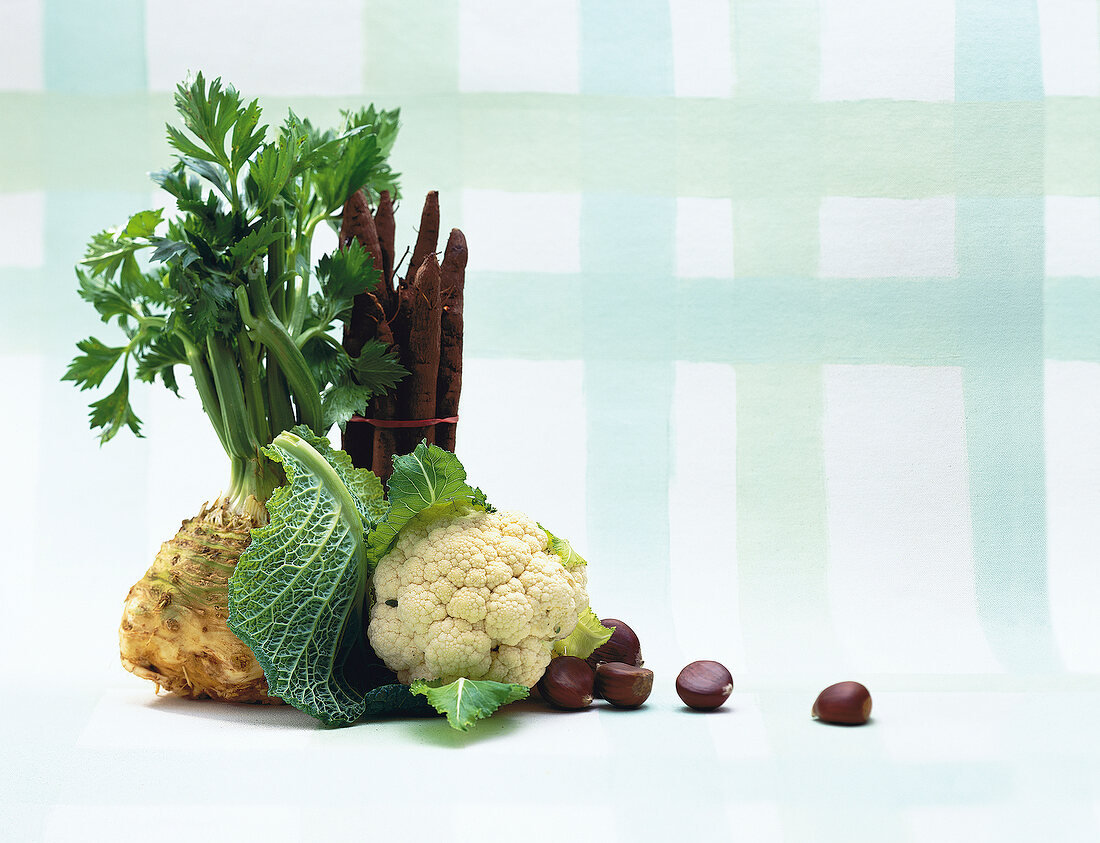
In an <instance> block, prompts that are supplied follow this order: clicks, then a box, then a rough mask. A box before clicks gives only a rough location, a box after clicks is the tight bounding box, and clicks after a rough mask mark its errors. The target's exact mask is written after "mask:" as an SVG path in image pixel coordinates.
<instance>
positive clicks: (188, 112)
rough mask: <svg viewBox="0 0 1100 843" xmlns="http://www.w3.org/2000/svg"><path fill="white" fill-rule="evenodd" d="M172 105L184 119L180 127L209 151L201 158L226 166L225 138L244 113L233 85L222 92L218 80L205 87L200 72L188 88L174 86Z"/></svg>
mask: <svg viewBox="0 0 1100 843" xmlns="http://www.w3.org/2000/svg"><path fill="white" fill-rule="evenodd" d="M175 102H176V110H177V111H178V112H179V113H180V116H181V117H182V118H183V124H184V125H185V126H186V127H187V128H188V129H190V130H191V132H192V133H193V134H194V135H195V136H196V137H197V138H198V139H199V140H201V141H202V142H203V143H204V144H205V145H206V149H207V150H209V153H210V154H209V155H206V153H205V151H204V150H200V152H203V157H207V160H210V161H218V162H220V163H222V164H224V165H227V166H228V164H229V158H228V156H227V155H226V154H225V136H226V134H227V133H228V132H229V129H230V127H232V126H233V124H234V123H235V122H236V121H237V119H238V118H239V117H240V115H241V113H242V112H243V109H241V98H240V95H239V94H238V93H237V91H236V90H235V89H234V88H233V86H232V85H230V86H228V87H226V88H224V89H223V88H222V85H221V78H220V77H219V78H217V79H215V80H214V81H213V82H211V83H210V85H209V87H208V86H207V84H206V80H205V79H204V78H203V75H202V73H199V74H198V75H197V76H196V77H195V80H194V81H193V82H192V83H191V84H190V85H187V84H186V83H180V84H179V85H177V86H176V95H175ZM172 140H173V138H172V132H171V127H169V141H170V142H171V141H172ZM185 154H191V153H185Z"/></svg>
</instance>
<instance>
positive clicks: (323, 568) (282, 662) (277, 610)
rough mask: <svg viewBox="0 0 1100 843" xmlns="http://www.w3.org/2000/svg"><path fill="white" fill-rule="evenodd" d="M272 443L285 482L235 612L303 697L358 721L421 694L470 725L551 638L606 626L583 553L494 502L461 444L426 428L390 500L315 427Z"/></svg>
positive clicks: (510, 694)
mask: <svg viewBox="0 0 1100 843" xmlns="http://www.w3.org/2000/svg"><path fill="white" fill-rule="evenodd" d="M265 451H266V453H267V454H268V455H269V456H270V457H271V458H272V459H273V460H276V461H277V462H279V463H280V464H281V465H282V466H283V469H284V471H285V472H286V477H287V483H286V485H284V486H282V487H280V488H279V489H277V490H276V491H275V493H274V494H273V495H272V497H271V499H270V500H269V501H268V510H269V512H270V515H271V521H270V523H269V524H268V525H267V526H265V527H262V528H259V529H257V530H255V531H254V532H253V537H252V543H251V545H249V547H248V549H247V550H246V551H245V552H244V553H243V554H242V555H241V558H240V562H239V563H238V565H237V567H236V570H235V571H234V572H233V575H232V577H231V579H230V581H229V607H230V616H229V627H230V629H232V630H233V632H235V633H236V634H237V635H238V636H239V637H240V638H241V640H242V641H244V642H245V643H247V644H248V646H249V647H250V648H251V650H252V652H253V653H255V654H256V657H257V658H258V659H259V661H260V664H261V665H263V669H264V673H265V674H266V676H267V680H268V683H269V685H270V688H271V692H272V693H273V694H275V695H277V696H278V697H280V698H281V699H283V700H285V701H286V702H289V703H291V704H292V705H294V706H296V707H297V708H300V709H302V710H303V711H306V712H308V713H309V714H311V715H313V716H314V717H317V718H319V719H320V720H322V721H324V722H325V723H329V724H337V723H351V722H354V721H355V720H357V719H359V718H360V717H363V716H364V715H378V714H386V713H395V712H402V711H414V710H416V709H417V707H418V703H417V701H416V700H415V697H416V695H423V696H425V697H426V698H427V701H428V702H429V703H430V704H431V705H433V706H434V707H436V708H437V709H438V710H440V711H441V712H442V713H445V714H446V715H447V717H448V719H449V720H450V722H451V724H452V725H454V726H455V727H456V728H460V729H465V728H468V726H469V725H470V724H471V723H472V722H473V720H475V719H477V718H478V717H482V716H486V715H487V714H490V713H491V712H492V711H493V710H495V709H496V708H497V707H498V706H500V705H502V704H504V703H506V702H511V701H513V700H517V699H522V698H524V697H526V696H527V693H528V688H530V687H531V686H533V685H535V683H536V682H538V680H539V678H540V677H541V676H542V674H543V671H544V670H545V668H546V666H547V664H549V663H550V660H551V656H552V654H553V653H554V652H555V651H556V652H559V653H581V654H583V655H588V654H590V653H591V652H592V651H593V650H595V649H596V647H598V646H599V645H600V644H603V643H605V642H606V641H607V640H608V639H609V638H610V637H611V633H612V631H611V630H610V629H605V628H604V627H603V626H601V625H600V623H599V620H598V619H597V618H596V617H595V615H594V614H593V612H592V610H591V609H590V608H589V607H588V596H587V594H586V592H585V583H586V574H585V562H584V560H583V559H581V558H580V557H579V556H578V555H577V554H576V553H575V552H573V550H572V548H571V547H570V546H569V545H568V543H567V542H565V541H564V540H562V539H560V538H558V537H556V536H554V535H552V534H550V533H547V532H546V531H545V530H543V529H542V528H541V527H539V526H538V525H537V524H536V523H535V522H534V521H531V520H530V519H529V518H528V517H527V516H525V515H523V514H521V513H500V512H497V511H496V510H495V509H494V508H493V507H492V506H490V505H489V503H488V502H487V501H486V498H485V495H484V494H483V493H482V492H481V490H479V489H476V488H474V487H472V486H470V485H469V484H468V483H467V482H466V472H465V470H464V469H463V467H462V465H461V463H459V461H458V459H457V458H456V457H455V455H454V454H452V453H451V452H449V451H445V450H443V449H442V448H439V447H438V446H435V445H431V446H429V445H427V444H426V443H421V444H420V445H418V446H417V447H416V448H415V450H414V451H413V452H412V453H411V454H407V455H403V456H398V457H396V458H395V459H394V461H393V465H394V469H393V474H392V476H391V477H390V481H389V484H388V492H389V495H388V500H387V499H386V498H385V497H384V496H383V490H382V484H381V481H380V480H379V479H378V477H377V476H376V475H375V474H373V473H372V472H370V471H368V470H366V469H361V468H355V467H354V466H353V465H352V463H351V460H350V458H349V457H348V455H347V454H345V453H344V452H343V451H338V450H334V449H333V448H332V446H331V445H330V444H329V442H328V440H327V439H324V438H322V437H318V436H315V435H313V434H312V433H311V432H310V431H309V430H308V429H307V428H305V427H297V428H295V429H294V430H293V431H288V432H286V433H283V434H281V435H280V436H278V437H276V439H275V441H274V442H273V443H272V444H271V446H270V447H269V448H267V449H265ZM379 658H380V659H381V662H382V665H379V664H378V659H379ZM393 673H396V677H394V676H393ZM410 683H411V685H410Z"/></svg>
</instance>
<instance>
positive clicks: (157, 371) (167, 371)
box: [134, 333, 187, 395]
mask: <svg viewBox="0 0 1100 843" xmlns="http://www.w3.org/2000/svg"><path fill="white" fill-rule="evenodd" d="M135 361H136V363H137V365H136V366H135V368H134V377H135V378H137V379H138V380H139V381H145V382H146V383H152V382H153V381H154V380H155V379H156V377H157V376H158V375H159V376H160V379H161V381H162V382H163V383H164V385H165V386H166V387H168V388H169V389H170V390H172V391H173V392H174V393H176V395H179V384H177V383H176V376H175V372H174V370H173V367H174V366H179V365H181V364H185V363H187V352H186V350H185V349H184V347H183V340H181V339H180V338H179V336H178V335H177V334H174V333H163V334H159V335H158V336H156V337H155V338H154V339H153V341H152V342H151V343H150V344H149V346H148V348H145V349H144V350H142V351H140V352H138V353H137V354H136V355H135Z"/></svg>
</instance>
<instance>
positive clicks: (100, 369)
mask: <svg viewBox="0 0 1100 843" xmlns="http://www.w3.org/2000/svg"><path fill="white" fill-rule="evenodd" d="M76 347H77V348H78V349H80V350H81V351H82V352H84V353H83V354H81V355H80V356H79V357H76V358H74V359H73V362H72V363H70V364H69V368H68V371H66V372H65V374H64V375H63V376H62V378H61V380H63V381H74V382H75V383H76V384H78V385H79V386H80V388H81V389H82V390H83V389H90V388H91V387H94V386H99V385H100V384H101V383H103V379H104V378H106V377H107V375H108V374H110V371H111V369H113V368H114V366H115V363H117V362H118V358H119V357H121V356H122V352H124V351H125V350H126V348H125V346H118V347H114V348H112V347H110V346H107V345H104V344H103V343H102V342H100V341H99V340H97V339H96V338H95V337H88V339H86V340H81V341H80V342H78V343H77V344H76Z"/></svg>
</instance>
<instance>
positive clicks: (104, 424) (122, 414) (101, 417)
mask: <svg viewBox="0 0 1100 843" xmlns="http://www.w3.org/2000/svg"><path fill="white" fill-rule="evenodd" d="M90 406H91V408H92V412H91V413H90V422H91V426H92V428H93V429H94V428H97V427H101V428H103V432H102V433H101V434H99V441H100V443H101V444H102V443H104V442H108V441H110V440H111V439H113V438H114V435H115V434H116V433H118V432H119V431H120V430H122V428H123V427H124V426H125V427H128V428H130V430H132V431H133V432H134V435H135V436H141V420H140V419H139V418H138V417H137V415H135V413H134V408H133V407H131V406H130V376H129V373H128V372H127V371H126V366H125V365H123V367H122V379H121V380H120V381H119V382H118V386H116V387H115V390H114V392H112V393H111V394H110V395H108V396H107V397H106V398H101V399H100V400H99V401H93V402H92V403H91V405H90Z"/></svg>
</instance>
